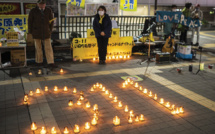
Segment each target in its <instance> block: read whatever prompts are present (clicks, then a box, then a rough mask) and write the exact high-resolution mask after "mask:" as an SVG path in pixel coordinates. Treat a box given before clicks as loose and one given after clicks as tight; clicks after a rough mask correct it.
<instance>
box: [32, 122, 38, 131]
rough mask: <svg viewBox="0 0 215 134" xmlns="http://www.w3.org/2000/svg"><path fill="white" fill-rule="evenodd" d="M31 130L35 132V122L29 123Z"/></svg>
mask: <svg viewBox="0 0 215 134" xmlns="http://www.w3.org/2000/svg"><path fill="white" fill-rule="evenodd" d="M31 130H33V131H34V130H37V125H36V122H32V123H31Z"/></svg>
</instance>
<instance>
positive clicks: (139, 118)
mask: <svg viewBox="0 0 215 134" xmlns="http://www.w3.org/2000/svg"><path fill="white" fill-rule="evenodd" d="M95 89H100V90H101V91H103V92H104V93H105V95H108V97H109V98H110V99H113V102H115V103H117V102H118V107H119V108H122V107H123V104H122V101H119V100H118V98H117V96H113V94H112V93H110V92H109V90H107V89H106V88H105V87H104V86H103V85H102V84H99V83H96V84H94V85H93V87H91V89H90V91H91V92H94V91H95ZM124 111H125V112H129V117H128V123H133V117H134V112H133V110H130V111H129V109H128V106H127V105H125V107H124ZM139 121H144V115H143V114H141V115H140V116H135V122H139ZM113 124H114V125H115V126H117V125H120V118H119V117H118V116H115V117H114V118H113Z"/></svg>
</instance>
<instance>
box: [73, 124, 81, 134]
mask: <svg viewBox="0 0 215 134" xmlns="http://www.w3.org/2000/svg"><path fill="white" fill-rule="evenodd" d="M74 132H75V133H79V132H80V130H79V126H78V125H75V128H74Z"/></svg>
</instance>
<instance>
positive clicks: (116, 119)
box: [113, 116, 120, 126]
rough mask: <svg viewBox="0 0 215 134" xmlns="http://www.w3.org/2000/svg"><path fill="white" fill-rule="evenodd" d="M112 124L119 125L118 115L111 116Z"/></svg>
mask: <svg viewBox="0 0 215 134" xmlns="http://www.w3.org/2000/svg"><path fill="white" fill-rule="evenodd" d="M113 124H114V125H115V126H117V125H120V119H119V117H118V116H115V117H114V118H113Z"/></svg>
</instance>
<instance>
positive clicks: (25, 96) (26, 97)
mask: <svg viewBox="0 0 215 134" xmlns="http://www.w3.org/2000/svg"><path fill="white" fill-rule="evenodd" d="M23 100H24V104H28V95H27V94H25V95H24V99H23Z"/></svg>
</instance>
